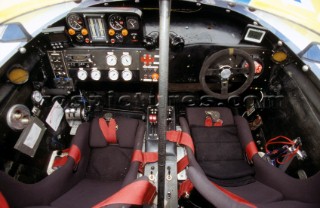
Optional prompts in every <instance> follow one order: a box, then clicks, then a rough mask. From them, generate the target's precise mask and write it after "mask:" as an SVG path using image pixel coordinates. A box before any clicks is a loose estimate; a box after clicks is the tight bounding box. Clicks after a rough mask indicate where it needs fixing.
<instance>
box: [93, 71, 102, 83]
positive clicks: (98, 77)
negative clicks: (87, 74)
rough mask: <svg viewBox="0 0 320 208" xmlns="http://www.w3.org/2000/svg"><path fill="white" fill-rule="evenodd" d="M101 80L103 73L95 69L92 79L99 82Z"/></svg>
mask: <svg viewBox="0 0 320 208" xmlns="http://www.w3.org/2000/svg"><path fill="white" fill-rule="evenodd" d="M100 78H101V72H100V71H99V70H98V69H93V70H92V71H91V79H93V80H95V81H98V80H99V79H100Z"/></svg>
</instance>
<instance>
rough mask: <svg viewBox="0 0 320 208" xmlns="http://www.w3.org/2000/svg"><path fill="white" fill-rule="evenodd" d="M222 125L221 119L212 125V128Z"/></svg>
mask: <svg viewBox="0 0 320 208" xmlns="http://www.w3.org/2000/svg"><path fill="white" fill-rule="evenodd" d="M222 124H223V121H222V120H221V119H218V120H217V122H215V123H214V124H213V126H222Z"/></svg>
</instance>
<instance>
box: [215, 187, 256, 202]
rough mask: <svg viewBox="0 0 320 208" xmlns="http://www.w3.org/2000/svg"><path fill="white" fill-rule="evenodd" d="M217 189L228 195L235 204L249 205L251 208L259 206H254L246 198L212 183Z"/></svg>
mask: <svg viewBox="0 0 320 208" xmlns="http://www.w3.org/2000/svg"><path fill="white" fill-rule="evenodd" d="M211 183H212V184H213V185H214V186H215V187H217V188H218V189H219V190H220V191H222V192H223V193H224V194H225V195H227V196H228V197H229V198H231V199H232V200H233V201H235V202H238V203H240V204H244V205H247V206H249V207H252V208H256V207H257V206H256V205H254V204H252V203H251V202H249V201H247V200H245V199H244V198H242V197H240V196H238V195H236V194H234V193H232V192H230V191H228V190H227V189H224V188H222V187H221V186H218V185H217V184H215V183H213V182H211Z"/></svg>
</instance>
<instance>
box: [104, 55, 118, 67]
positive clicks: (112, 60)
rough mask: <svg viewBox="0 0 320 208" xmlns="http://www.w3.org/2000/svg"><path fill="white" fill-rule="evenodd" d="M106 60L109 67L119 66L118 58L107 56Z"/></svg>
mask: <svg viewBox="0 0 320 208" xmlns="http://www.w3.org/2000/svg"><path fill="white" fill-rule="evenodd" d="M106 59H107V64H108V65H109V66H115V65H116V64H117V57H116V56H115V55H113V54H110V55H107V58H106Z"/></svg>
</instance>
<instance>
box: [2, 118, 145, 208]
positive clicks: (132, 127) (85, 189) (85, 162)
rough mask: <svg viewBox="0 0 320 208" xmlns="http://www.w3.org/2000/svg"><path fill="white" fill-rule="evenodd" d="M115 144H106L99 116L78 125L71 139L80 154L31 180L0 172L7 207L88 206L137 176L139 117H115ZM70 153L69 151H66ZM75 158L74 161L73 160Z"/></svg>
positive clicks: (140, 141) (140, 137)
mask: <svg viewBox="0 0 320 208" xmlns="http://www.w3.org/2000/svg"><path fill="white" fill-rule="evenodd" d="M115 120H116V123H117V125H118V127H117V128H118V130H117V131H116V139H117V143H116V144H108V143H107V141H106V139H105V138H104V133H103V132H102V130H101V129H100V125H99V119H98V118H95V119H94V120H93V121H92V122H91V123H83V124H81V125H80V126H79V128H78V130H77V133H76V135H75V136H74V138H73V140H72V148H73V147H74V146H76V148H78V150H79V151H78V152H80V156H79V157H78V158H77V156H76V157H75V159H74V158H72V157H68V159H67V162H66V163H65V164H64V166H62V167H61V168H59V169H58V170H56V171H55V172H54V173H52V174H51V175H49V176H47V177H46V178H45V179H43V180H41V181H40V182H38V183H35V184H23V183H20V182H17V181H15V180H14V179H13V178H11V177H9V176H8V175H6V174H5V173H3V172H0V193H1V192H2V194H3V196H4V197H5V199H6V200H7V202H8V204H9V206H10V207H37V206H41V207H64V208H65V207H76V208H81V207H85V208H88V207H92V206H94V205H96V204H98V203H99V202H101V201H103V200H104V199H106V198H108V197H109V196H111V195H112V194H114V193H116V192H117V191H118V190H120V189H121V188H122V187H124V186H126V185H127V184H129V183H131V182H133V181H134V180H135V179H136V178H137V173H138V168H139V162H131V158H132V153H133V151H134V150H141V149H142V144H143V137H144V132H145V125H144V123H143V122H142V121H139V120H136V119H130V118H123V117H116V118H115ZM70 153H71V151H70ZM77 160H78V164H76V163H77Z"/></svg>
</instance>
